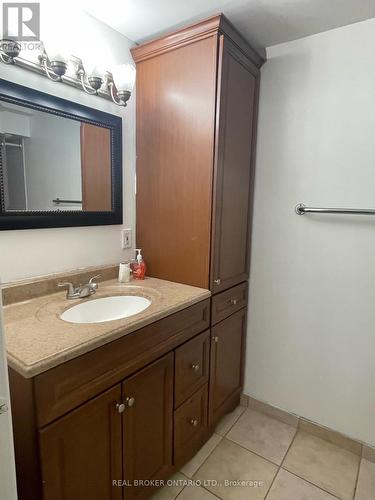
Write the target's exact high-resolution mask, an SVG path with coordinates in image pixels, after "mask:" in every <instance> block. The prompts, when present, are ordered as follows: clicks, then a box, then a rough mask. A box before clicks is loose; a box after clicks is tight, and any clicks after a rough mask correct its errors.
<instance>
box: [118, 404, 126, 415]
mask: <svg viewBox="0 0 375 500" xmlns="http://www.w3.org/2000/svg"><path fill="white" fill-rule="evenodd" d="M125 408H126V406H125V405H124V403H117V405H116V410H117V411H118V412H119V413H124V411H125Z"/></svg>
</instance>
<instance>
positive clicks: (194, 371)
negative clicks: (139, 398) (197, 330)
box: [174, 330, 210, 408]
mask: <svg viewBox="0 0 375 500" xmlns="http://www.w3.org/2000/svg"><path fill="white" fill-rule="evenodd" d="M209 353H210V332H209V331H208V330H207V331H206V332H204V333H202V334H201V335H198V336H197V337H195V338H193V339H192V340H189V342H186V344H184V345H182V346H181V347H179V348H178V349H176V355H175V390H174V402H175V403H174V405H175V408H177V407H178V406H180V404H181V403H183V402H184V401H185V399H186V398H188V397H189V396H191V395H192V394H193V393H194V392H195V391H196V390H197V389H199V387H201V386H202V385H203V384H205V383H207V382H208V376H209V355H210V354H209Z"/></svg>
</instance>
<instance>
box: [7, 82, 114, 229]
mask: <svg viewBox="0 0 375 500" xmlns="http://www.w3.org/2000/svg"><path fill="white" fill-rule="evenodd" d="M121 128H122V124H121V118H119V117H118V116H115V115H111V114H108V113H104V112H101V111H98V110H95V109H91V108H88V107H85V106H81V105H79V104H76V103H73V102H70V101H66V100H64V99H60V98H57V97H54V96H51V95H48V94H44V93H42V92H39V91H36V90H32V89H29V88H27V87H23V86H21V85H17V84H14V83H10V82H7V81H5V80H0V229H3V230H4V229H6V230H9V229H32V228H43V227H44V228H46V227H67V226H83V225H86V226H91V225H103V224H121V223H122V151H121V150H122V132H121Z"/></svg>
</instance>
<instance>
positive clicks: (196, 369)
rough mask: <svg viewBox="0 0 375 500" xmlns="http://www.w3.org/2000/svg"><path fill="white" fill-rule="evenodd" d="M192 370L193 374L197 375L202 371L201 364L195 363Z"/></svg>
mask: <svg viewBox="0 0 375 500" xmlns="http://www.w3.org/2000/svg"><path fill="white" fill-rule="evenodd" d="M191 368H192V370H193V372H195V373H197V372H199V370H200V364H199V363H193V364H192V365H191Z"/></svg>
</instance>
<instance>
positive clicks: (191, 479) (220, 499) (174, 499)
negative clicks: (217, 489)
mask: <svg viewBox="0 0 375 500" xmlns="http://www.w3.org/2000/svg"><path fill="white" fill-rule="evenodd" d="M202 465H203V464H202ZM198 470H199V469H198ZM198 470H197V472H198ZM180 474H182V475H183V476H185V477H186V479H187V480H188V481H194V479H193V478H190V477H188V476H186V475H185V474H184V473H183V472H180ZM186 487H187V486H184V487H183V488H182V490H181V491H180V492H179V493H177V496H175V497H174V498H173V500H176V499H177V497H178V495H180V494H181V493H182V492H183V490H184V489H185V488H186ZM200 487H201V488H203V489H204V490H206V491H208V493H211V495H214V496H215V497H216V498H219V500H223V499H222V498H221V497H220V496H219V495H217V494H216V493H213V492H212V491H210V490H209V489H208V488H206V487H205V486H202V485H201V486H200Z"/></svg>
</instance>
